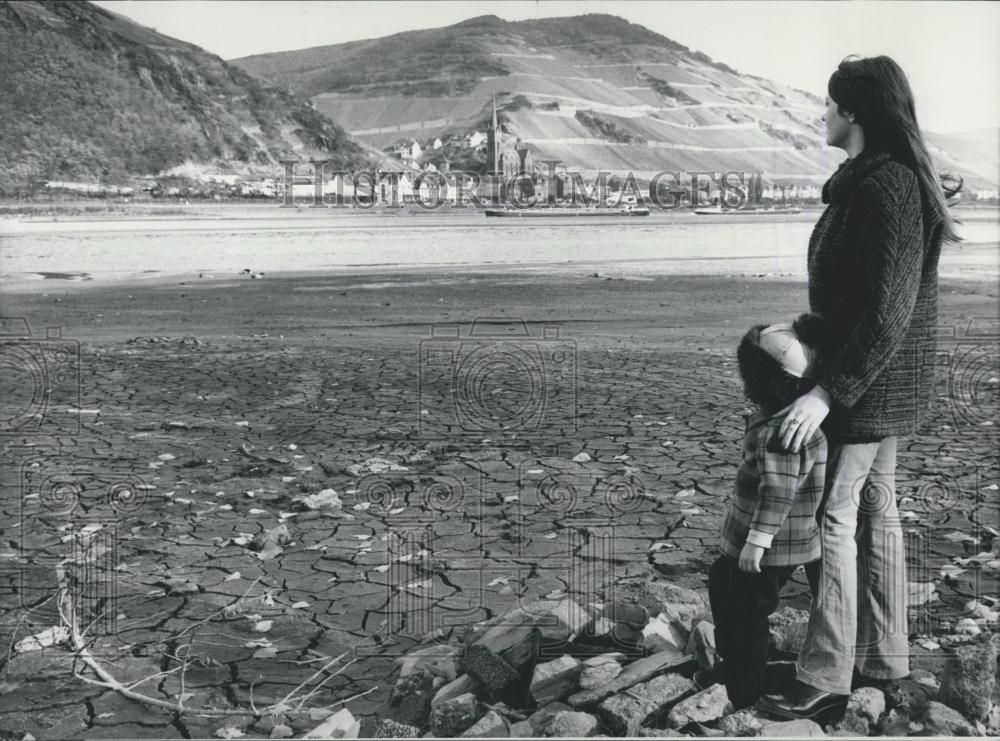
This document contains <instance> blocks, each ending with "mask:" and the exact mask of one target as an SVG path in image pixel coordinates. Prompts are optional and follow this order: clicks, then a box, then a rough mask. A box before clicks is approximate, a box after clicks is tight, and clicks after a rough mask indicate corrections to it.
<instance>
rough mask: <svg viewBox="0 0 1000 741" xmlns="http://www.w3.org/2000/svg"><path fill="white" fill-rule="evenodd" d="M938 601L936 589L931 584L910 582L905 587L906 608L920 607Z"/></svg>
mask: <svg viewBox="0 0 1000 741" xmlns="http://www.w3.org/2000/svg"><path fill="white" fill-rule="evenodd" d="M937 599H938V595H937V587H935V586H934V584H933V582H929V581H928V582H916V581H911V582H908V583H907V585H906V606H907V607H920V605H923V604H926V603H928V602H933V601H935V600H937Z"/></svg>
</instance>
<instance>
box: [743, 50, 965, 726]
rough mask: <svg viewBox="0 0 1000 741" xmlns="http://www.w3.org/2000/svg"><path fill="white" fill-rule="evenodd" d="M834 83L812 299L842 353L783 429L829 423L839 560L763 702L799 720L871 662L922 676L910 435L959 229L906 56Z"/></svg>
mask: <svg viewBox="0 0 1000 741" xmlns="http://www.w3.org/2000/svg"><path fill="white" fill-rule="evenodd" d="M827 89H828V98H827V109H826V115H825V116H824V120H825V122H826V131H827V144H829V145H831V146H834V147H839V148H840V149H843V150H845V151H846V152H847V155H848V159H847V160H846V161H845V162H844V163H843V164H842V165H841V166H840V167H839V168H838V169H837V171H836V172H835V173H834V174H833V176H832V177H831V178H830V179H829V181H827V183H826V185H824V186H823V202H824V203H826V204H827V207H826V210H825V211H824V212H823V215H822V216H821V217H820V220H819V222H818V223H817V224H816V227H815V229H814V231H813V234H812V236H811V238H810V240H809V263H808V266H809V305H810V309H811V310H812V311H813V312H814V313H817V314H820V315H822V316H823V317H824V319H825V320H826V322H827V325H828V328H829V331H830V333H831V341H832V347H833V348H834V352H833V355H832V356H831V361H830V362H829V363H828V364H827V365H826V368H825V370H824V371H823V373H822V374H821V376H820V377H819V379H818V385H817V386H816V387H815V388H814V389H813V390H812V391H811V392H809V393H808V394H805V395H803V396H801V397H799V398H798V399H797V400H796V401H795V402H794V403H793V404H792V405H791V406H789V407H787V412H788V414H787V417H786V418H785V420H784V422H783V423H782V426H781V429H780V434H781V435H782V436H783V438H782V439H783V443H784V445H785V447H786V448H788V449H789V450H793V451H794V450H798V449H799V447H800V446H801V445H802V444H803V441H804V440H808V439H809V438H810V437H811V436H812V433H813V432H814V431H815V430H816V428H817V427H819V426H820V424H821V423H822V425H823V430H824V432H825V433H826V435H827V438H828V440H829V443H830V448H829V459H828V462H827V481H826V486H825V490H824V495H823V503H822V504H821V510H820V514H819V515H818V516H819V517H820V518H821V519H820V524H821V526H822V527H821V529H822V553H823V568H822V574H821V578H820V584H819V593H818V595H817V596H816V597H815V598H814V599H813V603H812V610H811V613H810V617H809V629H808V635H807V638H806V642H805V645H804V647H803V649H802V652H801V653H800V655H799V660H798V663H797V665H796V676H797V679H796V681H795V682H794V684H793V685H792V686H791V687H790V688H789V689H788V690H787V691H786V692H785V693H784V694H781V695H767V696H765V697H764V698H762V699H761V700H760V703H759V705H758V707H760V708H761V709H762V710H764V711H766V712H770V713H773V714H776V715H779V716H784V717H791V718H809V717H814V716H816V715H818V714H820V713H822V712H824V711H825V710H827V709H828V708H830V707H833V706H835V705H837V704H838V703H840V702H842V701H843V700H844V697H845V696H846V695H848V694H849V693H850V691H851V685H852V674H853V670H854V669H855V667H857V673H858V674H859V675H860V677H859V679H860V680H861V681H862V683H871V682H873V681H875V680H892V679H896V678H900V677H904V676H906V675H907V674H908V673H909V645H908V636H907V620H906V568H905V550H904V545H903V532H902V528H901V526H900V522H899V515H898V512H897V510H896V496H895V469H896V438H897V436H900V435H906V434H909V433H913V432H915V431H916V429H917V427H918V425H919V424H920V422H921V418H922V415H923V414H924V411H925V407H926V404H927V402H928V401H929V400H930V398H931V394H932V384H933V371H934V368H933V366H934V361H935V341H934V340H935V337H934V332H935V324H936V320H937V292H938V284H937V283H938V282H937V263H938V256H939V254H940V250H941V243H942V241H952V242H953V241H958V236H957V235H956V234H955V231H954V228H953V224H952V220H951V218H950V216H949V213H948V209H947V202H946V195H945V193H944V192H943V190H942V187H941V185H940V183H939V181H938V179H937V177H936V175H935V173H934V170H933V169H932V163H931V158H930V156H929V155H928V153H927V148H926V146H925V145H924V142H923V138H922V136H921V133H920V128H919V127H918V126H917V120H916V113H915V110H914V103H913V95H912V93H911V92H910V86H909V83H908V82H907V79H906V76H905V75H904V74H903V71H902V70H901V69H900V68H899V65H897V64H896V63H895V62H894V61H893V60H892V59H890V58H889V57H885V56H879V57H873V58H850V57H849V58H848V59H845V60H844V61H843V62H841V63H840V65H839V66H838V68H837V70H836V71H835V72H834V73H833V75H832V76H831V77H830V81H829V84H828V88H827ZM959 187H961V186H959ZM955 192H957V189H956V190H955V191H951V192H950V193H949V194H948V195H949V196H950V195H953V194H954V193H955Z"/></svg>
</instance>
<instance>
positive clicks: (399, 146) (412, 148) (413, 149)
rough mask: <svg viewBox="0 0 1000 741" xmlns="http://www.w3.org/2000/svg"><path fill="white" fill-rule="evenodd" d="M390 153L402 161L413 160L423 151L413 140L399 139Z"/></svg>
mask: <svg viewBox="0 0 1000 741" xmlns="http://www.w3.org/2000/svg"><path fill="white" fill-rule="evenodd" d="M390 151H391V152H392V153H393V154H394V155H396V156H397V157H399V158H400V159H402V160H415V159H417V158H418V157H419V156H420V155H421V154H423V151H424V150H423V148H422V147H421V146H420V143H419V142H417V141H416V140H414V139H400V140H399V141H398V142H396V143H395V144H393V145H392V148H391V149H390Z"/></svg>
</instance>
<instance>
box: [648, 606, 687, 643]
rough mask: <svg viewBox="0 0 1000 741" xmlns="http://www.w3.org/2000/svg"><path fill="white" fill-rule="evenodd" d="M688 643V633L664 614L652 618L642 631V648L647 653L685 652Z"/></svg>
mask: <svg viewBox="0 0 1000 741" xmlns="http://www.w3.org/2000/svg"><path fill="white" fill-rule="evenodd" d="M687 643H688V632H687V631H685V630H684V629H683V628H681V627H680V626H678V625H676V624H675V623H673V622H672V621H671V620H670V619H669V618H667V617H666V616H665V615H664V614H663V613H660V614H659V615H657V616H656V617H654V618H652V619H651V620H650V621H649V622H648V623H646V627H644V628H643V629H642V647H643V648H645V649H646V650H647V651H666V650H667V649H671V650H674V651H679V652H683V651H684V649H685V647H686V646H687Z"/></svg>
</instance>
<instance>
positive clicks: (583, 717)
mask: <svg viewBox="0 0 1000 741" xmlns="http://www.w3.org/2000/svg"><path fill="white" fill-rule="evenodd" d="M598 725H599V724H598V720H597V718H595V717H594V716H593V715H591V714H590V713H581V712H577V711H575V710H560V711H559V712H558V713H556V714H555V715H553V716H552V717H551V718H549V722H548V723H547V724H546V725H545V735H546V736H557V737H563V738H567V737H568V738H586V737H588V736H594V735H596V734H597V728H598Z"/></svg>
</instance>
